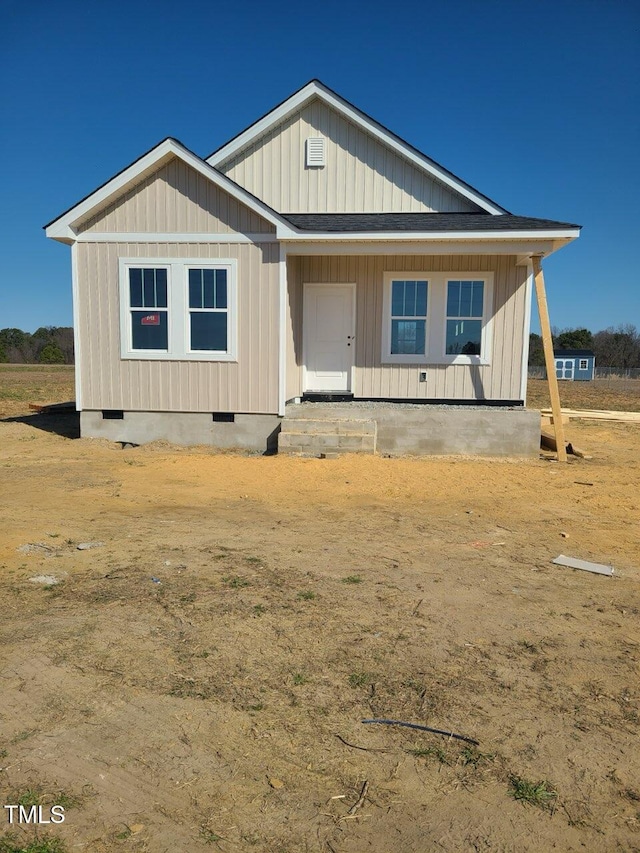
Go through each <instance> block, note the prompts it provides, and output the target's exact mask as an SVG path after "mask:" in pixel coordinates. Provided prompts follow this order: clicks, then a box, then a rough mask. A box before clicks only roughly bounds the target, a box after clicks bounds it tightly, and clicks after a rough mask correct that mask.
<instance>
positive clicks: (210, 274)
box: [202, 270, 216, 308]
mask: <svg viewBox="0 0 640 853" xmlns="http://www.w3.org/2000/svg"><path fill="white" fill-rule="evenodd" d="M215 276H216V271H215V270H202V280H203V294H204V296H203V305H202V307H203V308H215V307H216V299H215Z"/></svg>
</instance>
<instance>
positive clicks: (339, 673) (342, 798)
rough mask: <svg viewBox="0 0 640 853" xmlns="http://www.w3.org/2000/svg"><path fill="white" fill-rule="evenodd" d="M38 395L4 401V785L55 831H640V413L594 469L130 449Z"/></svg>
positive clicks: (564, 836) (387, 840) (450, 836)
mask: <svg viewBox="0 0 640 853" xmlns="http://www.w3.org/2000/svg"><path fill="white" fill-rule="evenodd" d="M67 378H69V377H67ZM25 381H26V380H25ZM575 384H577V383H575ZM25 393H26V392H25ZM27 396H28V394H27ZM64 396H68V395H64ZM1 398H2V394H1V393H0V399H1ZM54 399H55V397H54ZM58 399H61V397H58ZM31 401H32V402H44V401H45V400H31ZM46 401H47V402H50V401H51V400H46ZM4 405H5V404H3V403H1V402H0V410H2V411H5V413H6V408H4V407H3V406H4ZM571 405H573V403H572V404H571ZM590 405H591V404H590ZM24 406H25V404H24V403H22V409H20V405H19V401H15V400H14V401H13V403H12V407H13V410H12V411H11V412H10V413H6V414H5V418H4V420H3V421H1V422H0V495H1V496H2V500H1V502H0V530H2V536H1V538H0V602H1V604H0V607H1V609H2V621H1V623H0V631H1V633H2V659H3V660H2V698H1V704H0V768H2V769H1V770H0V798H1V799H2V800H3V804H4V803H13V802H17V801H18V800H19V799H26V798H27V797H30V798H31V800H33V799H38V800H39V801H40V802H42V803H43V804H44V805H45V806H49V805H51V804H53V803H55V802H63V803H65V804H66V806H67V811H66V820H65V822H64V824H61V825H58V826H53V825H51V826H48V827H41V828H40V829H38V830H37V832H38V837H39V838H40V839H42V838H46V837H47V836H48V837H51V838H58V839H60V840H61V841H62V843H63V844H64V846H65V849H66V850H68V851H71V850H86V851H90V853H94V852H95V853H106V851H118V850H123V851H152V853H164V851H166V853H169V851H171V853H174V852H175V851H187V850H188V851H194V853H199V851H205V850H212V849H213V850H216V849H217V850H222V851H228V853H232V852H233V851H269V853H272V851H273V853H276V851H278V853H300V851H318V853H320V851H322V853H325V852H326V853H360V851H362V852H363V853H364V851H373V852H374V853H412V851H415V853H425V851H432V850H433V851H439V850H442V851H447V853H449V852H450V851H467V850H469V851H514V853H515V851H518V853H519V851H547V850H555V851H560V850H561V851H596V850H597V851H638V850H640V832H639V829H640V783H639V782H638V780H639V779H640V756H639V752H638V749H637V743H638V735H639V733H640V695H639V688H638V684H639V680H638V675H639V672H638V669H639V667H638V653H639V651H640V631H639V624H640V562H639V558H638V541H639V533H640V525H639V523H638V519H639V518H640V514H639V510H640V428H638V427H637V426H636V425H634V424H620V423H603V422H598V423H595V422H588V421H584V422H578V423H575V424H574V423H572V424H570V426H569V428H568V429H569V438H570V439H571V440H573V441H574V442H575V443H576V444H578V445H579V446H581V447H584V448H585V449H587V450H589V451H590V452H591V453H593V457H594V458H593V460H591V461H585V460H575V459H574V460H572V461H571V462H570V463H568V464H566V465H559V464H558V463H556V462H553V461H550V460H549V458H541V459H537V460H529V461H525V462H523V461H520V460H505V461H491V460H481V459H472V458H426V459H409V458H401V459H381V458H376V457H357V456H350V457H345V458H342V459H337V460H315V459H309V460H301V459H289V458H286V457H278V456H275V457H261V456H247V455H244V456H243V455H234V454H214V453H212V452H210V451H209V450H207V449H204V448H196V449H188V450H186V449H181V448H176V447H172V446H169V445H165V444H162V443H154V444H153V445H148V446H145V447H140V448H136V449H128V450H122V449H121V448H120V446H119V445H113V444H109V443H108V442H104V441H97V440H89V439H71V438H68V437H67V436H68V435H72V434H73V425H72V424H70V421H69V419H66V420H65V418H59V417H51V416H46V415H30V416H27V417H23V416H22V414H24ZM594 407H595V406H594ZM605 407H609V406H605V405H598V406H597V408H605ZM7 415H10V416H9V417H7ZM85 542H94V543H102V544H101V545H97V546H96V547H93V548H90V549H86V550H78V548H77V545H78V544H79V543H85ZM28 544H30V545H31V546H32V547H31V548H28V549H24V548H22V546H24V545H28ZM19 549H21V550H19ZM560 553H565V554H568V555H571V556H575V557H580V558H583V559H587V560H595V561H597V562H603V563H607V564H612V565H613V566H614V567H615V574H614V576H613V577H612V578H608V577H603V576H598V575H592V574H589V573H587V572H579V571H574V570H570V569H566V568H561V567H558V566H555V565H553V564H552V563H551V560H552V559H553V558H554V557H555V556H557V555H558V554H560ZM36 576H53V578H55V579H57V580H59V581H60V582H59V583H51V582H42V583H36V582H32V581H30V578H33V577H36ZM369 718H384V719H394V720H401V721H407V722H413V723H419V724H424V725H427V726H432V727H434V728H438V729H443V730H447V731H451V732H454V733H456V734H460V735H464V736H466V737H469V738H473V739H475V740H477V741H478V746H473V745H472V744H470V743H468V742H465V741H461V740H456V739H453V738H448V737H444V736H441V735H437V734H431V733H428V732H423V731H419V730H415V729H409V728H402V727H398V726H390V725H376V724H363V723H362V720H363V719H369ZM365 782H367V783H368V784H367V788H366V793H365V796H364V799H362V800H361V794H362V792H363V786H364V783H365ZM523 782H531V783H534V786H536V785H538V783H541V782H544V783H546V784H545V786H544V787H543V788H540V787H539V786H538V788H537V790H538V792H539V796H536V795H535V794H533V793H531V792H530V793H529V794H528V796H529V802H527V801H526V800H516V799H515V798H514V795H513V792H514V791H515V790H516V789H517V790H519V791H520V792H522V791H523V790H524V785H523ZM544 791H551V792H553V794H552V795H551V796H550V797H546V798H545V796H544ZM3 832H4V833H5V836H7V837H8V836H9V834H10V833H13V835H14V837H15V843H16V844H18V843H21V844H26V842H27V841H28V840H30V839H33V838H34V835H35V830H34V828H33V827H30V826H23V827H16V826H14V827H9V826H8V825H7V824H6V823H4V824H3V825H0V837H2V833H3Z"/></svg>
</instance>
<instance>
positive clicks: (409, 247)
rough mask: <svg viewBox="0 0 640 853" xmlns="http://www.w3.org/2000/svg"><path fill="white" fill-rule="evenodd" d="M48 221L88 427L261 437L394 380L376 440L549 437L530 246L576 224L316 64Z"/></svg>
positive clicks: (391, 445) (486, 446)
mask: <svg viewBox="0 0 640 853" xmlns="http://www.w3.org/2000/svg"><path fill="white" fill-rule="evenodd" d="M45 228H46V234H47V236H48V237H50V238H52V239H54V240H58V241H60V242H62V243H66V244H68V245H70V246H71V256H72V279H73V302H74V329H75V343H76V406H77V408H78V410H79V411H80V417H81V432H82V435H84V436H103V437H107V438H110V439H113V440H114V441H122V442H132V443H141V442H144V441H150V440H153V439H156V438H165V439H168V440H171V441H174V442H179V443H184V444H197V443H209V444H212V445H213V446H218V447H224V446H241V447H247V448H253V449H255V450H260V449H262V450H264V449H265V448H267V447H273V446H274V442H275V441H276V440H277V435H278V433H279V431H280V430H281V428H282V431H283V439H282V442H281V446H282V445H284V443H285V442H284V433H285V432H286V431H287V430H285V428H284V427H285V426H289V425H290V424H291V423H292V422H294V421H295V419H296V418H300V417H301V416H304V413H305V412H306V416H307V417H309V411H308V407H307V408H305V406H300V405H296V404H297V403H299V402H300V400H303V401H304V400H309V399H311V400H314V399H315V400H329V401H333V402H334V404H335V405H338V404H339V403H341V404H342V408H341V409H340V410H339V412H338V410H337V409H336V411H335V412H334V414H336V416H337V414H339V415H340V419H342V420H345V419H346V420H352V419H356V420H358V419H361V420H363V419H364V415H363V410H362V409H361V408H360V407H361V406H362V405H363V404H362V403H359V402H358V401H373V402H371V406H373V405H374V403H375V402H380V401H383V402H384V403H385V404H388V403H389V402H393V401H395V402H400V403H406V404H407V406H406V408H405V409H403V410H400V409H398V408H394V407H389V406H388V405H386V406H381V407H379V408H378V409H377V410H376V416H375V418H374V420H375V421H376V423H375V424H374V430H373V432H374V433H376V434H377V447H378V450H382V451H387V450H389V451H397V452H401V451H409V452H479V453H505V452H506V453H535V452H537V448H538V440H539V435H538V432H539V420H538V417H537V414H536V413H532V412H528V411H527V410H525V409H524V403H525V395H526V379H527V355H528V341H529V318H530V304H531V290H532V280H533V279H532V261H531V258H532V257H533V256H538V257H546V256H548V255H550V254H551V253H552V252H555V251H556V250H558V249H559V248H561V247H562V246H564V245H566V244H567V243H569V242H571V241H572V240H574V239H576V238H577V237H578V236H579V230H580V228H579V226H577V225H572V224H568V223H563V222H555V221H552V220H548V219H534V218H531V217H527V216H520V215H513V214H511V213H509V212H508V211H507V210H505V209H504V208H503V207H502V206H501V205H500V204H498V203H497V202H495V201H492V200H491V199H490V198H489V197H488V196H486V195H484V194H483V193H481V192H479V191H478V190H476V189H474V188H473V187H472V186H470V185H469V184H467V183H466V182H465V181H463V180H461V179H460V178H458V177H456V176H455V175H454V174H453V173H451V172H449V171H448V170H447V169H445V168H444V167H443V166H441V165H439V164H438V163H436V162H435V161H434V160H432V159H430V158H429V157H427V156H426V155H424V154H422V153H421V152H420V151H418V150H417V149H415V148H414V147H413V146H411V145H410V144H409V143H407V142H405V141H403V140H402V139H400V138H399V137H398V136H396V135H395V134H394V133H393V132H392V131H390V130H388V129H387V128H385V127H383V126H382V125H381V124H379V123H378V122H377V121H375V120H374V119H373V118H371V117H369V116H368V115H366V114H365V113H363V112H362V111H361V110H359V109H358V108H357V107H355V106H353V105H352V104H350V103H349V102H348V101H346V100H345V99H344V98H342V97H340V96H339V95H338V94H336V93H335V92H333V91H332V90H331V89H329V88H328V87H327V86H325V85H323V84H322V83H321V82H319V81H317V80H313V81H311V82H310V83H308V84H307V85H306V86H304V87H303V88H302V89H300V90H299V91H297V92H295V93H294V94H293V95H292V96H291V97H289V98H287V100H285V101H283V102H282V103H281V104H279V105H278V106H276V107H275V108H274V109H272V110H271V111H270V112H268V113H266V115H264V116H262V118H259V119H258V120H257V121H256V122H254V123H253V124H252V125H250V126H249V127H248V128H246V129H245V130H244V131H242V132H241V133H239V134H238V135H237V136H235V137H234V138H233V139H231V140H230V141H229V142H227V143H226V144H224V145H222V146H221V147H220V148H218V149H217V150H216V151H215V152H214V153H213V154H211V155H210V156H209V157H207V158H206V159H202V158H200V157H199V156H197V155H196V154H194V153H193V152H192V151H190V150H189V149H188V148H186V147H185V146H184V145H183V144H182V143H181V142H179V141H178V140H176V139H172V138H168V139H165V140H164V141H162V142H160V143H159V144H158V145H156V146H155V147H154V148H152V149H151V150H150V151H148V152H147V153H145V154H143V155H142V156H141V157H139V158H138V159H137V160H135V161H134V162H133V163H132V164H131V165H130V166H127V167H126V168H125V169H123V170H122V171H121V172H120V173H118V174H117V175H115V177H113V178H111V179H110V180H108V181H107V182H106V183H105V184H103V185H102V186H101V187H99V188H98V189H97V190H95V191H94V192H93V193H91V194H90V195H88V196H87V197H86V198H84V199H83V200H82V201H80V202H79V203H78V204H76V205H74V206H73V207H71V208H70V209H69V210H67V211H66V212H65V213H63V214H62V215H61V216H59V217H57V218H56V219H55V220H54V221H53V222H51V223H49V224H48V225H47V226H45ZM352 401H353V402H352ZM424 404H432V405H424ZM446 406H452V407H455V408H448V409H447V408H443V407H446ZM350 407H351V408H350ZM367 411H369V410H367ZM370 411H373V409H371V410H370ZM313 412H315V413H316V414H318V415H320V413H322V414H323V416H324V417H327V412H326V411H324V410H323V411H322V412H321V409H320V408H317V409H313ZM390 412H391V414H390ZM383 416H384V417H383ZM283 418H284V419H285V423H284V426H283ZM384 418H386V421H385V424H386V425H385V424H382V420H384ZM298 426H299V424H298ZM305 426H306V429H307V430H308V431H309V432H311V431H312V426H311V425H310V423H307V424H306V425H305ZM331 430H333V431H336V432H337V433H340V431H341V428H340V425H339V424H338V425H337V426H336V425H335V424H334V425H333V426H332V427H331V429H330V431H331ZM392 434H393V435H392ZM385 436H386V437H385ZM394 436H395V437H394ZM403 436H404V437H403ZM305 441H307V443H308V439H305ZM375 442H376V439H375V436H374V439H373V444H374V446H376V444H375ZM294 444H295V442H294ZM302 444H304V442H302ZM365 445H367V446H369V445H368V444H367V442H365V443H364V444H362V445H361V444H359V443H358V441H356V440H355V439H354V440H353V441H352V442H351V446H352V447H355V448H360V449H362V448H363V447H364V446H365ZM369 449H370V448H369Z"/></svg>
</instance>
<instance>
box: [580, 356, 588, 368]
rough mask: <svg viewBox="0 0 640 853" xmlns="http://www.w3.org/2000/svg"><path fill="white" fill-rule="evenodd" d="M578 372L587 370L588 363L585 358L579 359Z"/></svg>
mask: <svg viewBox="0 0 640 853" xmlns="http://www.w3.org/2000/svg"><path fill="white" fill-rule="evenodd" d="M578 369H579V370H588V369H589V361H588V359H586V358H581V359H580V367H579V368H578Z"/></svg>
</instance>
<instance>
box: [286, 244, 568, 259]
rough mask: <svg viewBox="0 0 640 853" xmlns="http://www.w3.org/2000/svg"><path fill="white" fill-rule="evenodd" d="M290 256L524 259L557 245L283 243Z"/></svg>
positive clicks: (546, 254)
mask: <svg viewBox="0 0 640 853" xmlns="http://www.w3.org/2000/svg"><path fill="white" fill-rule="evenodd" d="M282 245H284V246H285V247H286V250H287V255H291V256H294V255H518V256H519V255H522V254H524V253H529V254H535V255H542V256H544V257H546V256H548V255H550V254H551V253H552V252H553V251H555V248H554V244H553V241H551V240H539V241H538V242H536V243H531V242H530V241H526V242H525V241H510V240H496V241H495V242H491V241H489V240H484V241H480V240H477V241H473V240H450V241H445V240H442V241H436V240H433V241H430V242H425V241H421V240H413V241H402V240H397V241H386V240H376V241H371V242H357V241H353V242H349V241H347V240H342V241H335V242H331V241H327V242H323V241H315V242H305V241H303V240H283V241H282Z"/></svg>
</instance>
